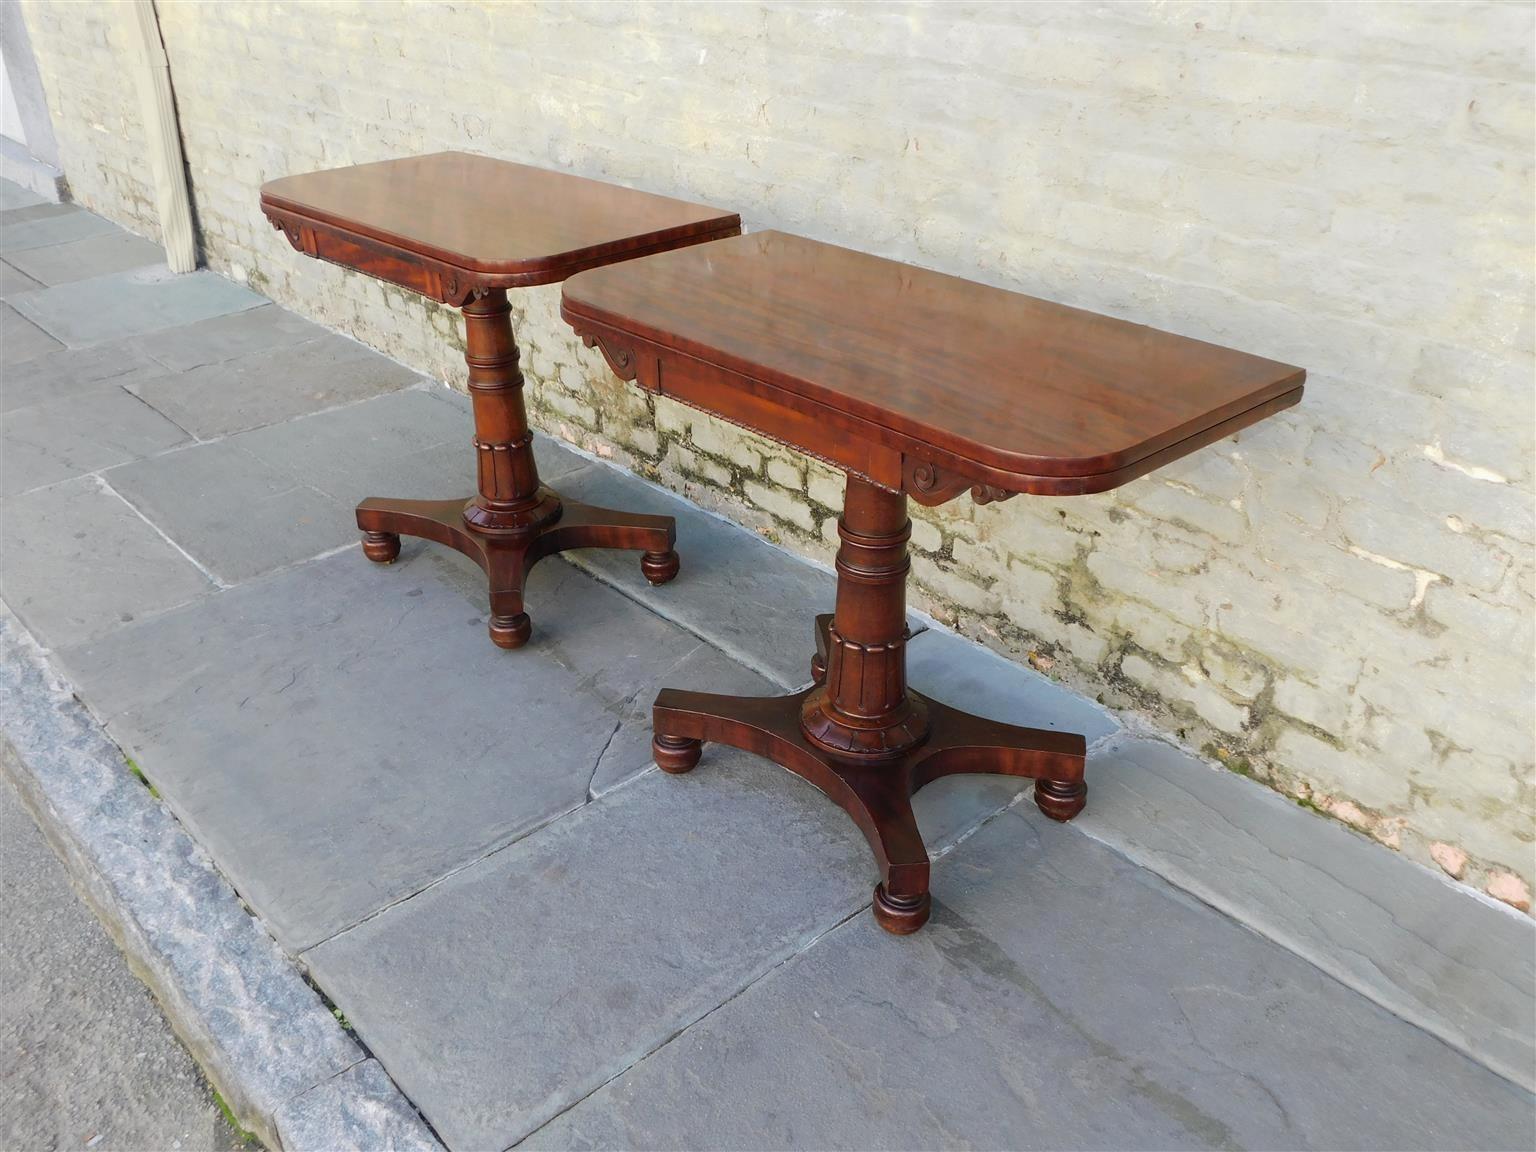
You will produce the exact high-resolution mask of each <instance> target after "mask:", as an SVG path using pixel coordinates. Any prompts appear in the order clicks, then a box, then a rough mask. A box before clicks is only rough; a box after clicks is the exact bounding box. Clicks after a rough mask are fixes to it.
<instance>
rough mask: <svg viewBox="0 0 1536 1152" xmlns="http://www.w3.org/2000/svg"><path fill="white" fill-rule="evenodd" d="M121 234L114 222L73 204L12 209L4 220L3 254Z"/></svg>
mask: <svg viewBox="0 0 1536 1152" xmlns="http://www.w3.org/2000/svg"><path fill="white" fill-rule="evenodd" d="M121 231H122V229H121V228H119V227H118V226H117V225H116V224H114V223H112V222H111V221H110V220H105V219H103V218H102V217H100V216H97V215H95V214H93V213H90V212H86V211H85V210H83V209H81V208H77V207H75V206H74V205H73V204H37V205H29V206H26V207H22V208H15V209H11V210H9V211H7V212H6V213H5V215H4V218H3V219H0V252H4V253H6V254H7V256H9V255H10V254H12V253H15V252H21V251H24V250H26V249H28V248H41V247H43V246H45V245H48V244H65V243H68V242H69V241H71V240H81V239H83V238H85V237H87V236H103V235H107V234H109V233H113V232H121Z"/></svg>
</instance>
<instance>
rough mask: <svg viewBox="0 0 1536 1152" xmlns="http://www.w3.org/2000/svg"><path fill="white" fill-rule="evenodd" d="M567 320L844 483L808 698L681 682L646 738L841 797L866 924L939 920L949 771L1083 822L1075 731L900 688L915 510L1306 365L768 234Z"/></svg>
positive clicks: (1234, 412) (1196, 424)
mask: <svg viewBox="0 0 1536 1152" xmlns="http://www.w3.org/2000/svg"><path fill="white" fill-rule="evenodd" d="M560 311H561V315H562V316H564V317H565V319H566V321H567V322H568V323H570V324H571V326H572V327H573V328H574V329H575V330H576V331H577V332H578V333H579V334H580V335H582V336H583V337H584V338H585V340H586V342H587V343H588V344H589V345H592V344H596V345H597V347H599V348H600V349H601V350H602V352H603V354H604V356H605V357H606V358H607V360H608V363H609V365H610V366H611V367H612V368H613V370H614V371H615V372H617V373H618V374H619V375H620V376H622V377H623V378H625V379H627V380H633V381H635V382H637V383H638V384H639V385H640V386H641V387H642V388H645V389H647V390H649V391H651V392H654V393H657V394H660V395H666V396H671V397H673V398H674V399H677V400H680V401H682V402H683V403H685V404H689V405H692V406H694V407H697V408H701V409H703V410H705V411H707V412H712V413H715V414H716V415H719V416H722V417H724V418H725V419H727V420H730V421H732V422H733V423H736V424H740V425H743V426H744V427H747V428H751V429H753V430H755V431H757V432H760V433H762V434H763V435H765V436H769V437H771V438H773V439H775V440H779V441H781V442H783V443H785V444H788V445H790V446H792V447H794V448H796V449H799V450H800V451H802V452H806V453H808V454H810V455H812V456H815V457H818V458H819V459H821V460H824V461H826V462H828V463H830V464H833V465H835V466H836V467H838V468H840V469H842V470H843V471H844V472H846V473H847V476H848V481H847V490H846V497H845V501H844V506H843V513H842V516H841V518H840V519H839V520H838V535H839V536H840V537H841V541H842V542H841V545H840V547H839V549H838V553H837V600H836V605H835V609H836V610H835V611H834V612H833V613H832V615H831V616H820V617H818V618H817V619H816V628H815V633H816V655H815V657H814V658H813V660H812V676H813V683H812V685H811V687H809V688H807V689H805V690H803V691H800V692H795V693H792V694H790V695H788V696H778V697H768V698H757V697H740V696H719V695H714V694H710V693H702V692H681V691H676V690H673V689H666V690H664V691H662V693H661V694H660V695H659V696H657V698H656V706H655V716H654V720H655V732H654V739H653V747H654V750H655V755H656V763H657V764H658V765H660V766H661V767H662V768H663V769H665V770H667V771H668V772H687V771H688V770H690V769H691V768H692V767H693V766H694V765H695V764H697V763H698V761H699V756H700V751H701V748H702V744H703V741H705V740H714V741H718V742H720V743H723V744H729V745H732V746H734V747H738V748H745V749H748V750H750V751H752V752H756V753H758V754H760V755H763V756H767V757H769V758H770V759H772V760H774V761H776V762H777V763H779V764H781V765H783V766H784V767H785V768H788V769H789V770H790V771H791V772H794V773H797V774H798V775H800V776H803V777H804V778H805V779H807V780H809V781H810V782H811V783H813V784H815V785H817V786H818V787H819V788H821V790H822V791H823V792H825V793H826V794H827V795H828V796H830V797H831V798H832V799H833V800H835V801H836V802H837V803H838V804H840V805H842V807H843V808H844V809H846V810H847V812H848V814H849V815H850V816H851V817H852V818H853V820H854V821H855V823H857V824H858V826H859V828H860V829H861V830H862V831H863V833H864V835H865V837H866V838H867V839H868V840H869V844H870V847H871V848H872V849H873V850H874V853H875V857H876V859H877V861H878V863H879V867H880V883H879V884H878V885H877V886H876V887H875V898H874V911H875V918H876V919H877V920H878V921H879V922H880V924H881V926H882V927H884V928H886V929H887V930H889V931H891V932H897V933H904V932H913V931H916V930H917V929H918V928H920V927H921V926H922V925H923V923H924V922H925V921H926V920H927V919H928V912H929V895H928V852H927V849H926V847H925V846H924V844H923V840H922V836H921V835H920V834H919V832H918V829H917V823H916V821H915V819H914V818H913V815H912V804H911V796H912V794H913V793H914V792H916V791H917V789H919V788H921V787H922V786H923V785H925V784H927V783H928V782H929V781H931V780H934V779H936V778H937V777H940V776H945V775H949V774H952V773H963V772H995V773H1002V774H1005V775H1010V776H1021V777H1028V778H1032V779H1034V780H1035V782H1036V783H1035V803H1036V804H1038V805H1039V807H1040V810H1041V811H1042V812H1044V813H1045V814H1046V815H1047V816H1049V817H1051V818H1052V819H1055V820H1070V819H1071V818H1072V817H1073V816H1075V815H1077V813H1078V812H1080V811H1081V810H1082V807H1083V804H1084V802H1085V799H1086V797H1087V785H1086V784H1085V783H1084V781H1083V766H1084V757H1085V753H1086V745H1085V742H1084V739H1083V737H1082V736H1079V735H1074V734H1068V733H1061V732H1051V731H1045V730H1042V729H1035V728H1023V727H1018V726H1015V725H1011V724H1002V723H998V722H996V721H993V720H986V719H982V718H981V717H978V716H973V715H971V714H969V713H967V712H963V711H961V710H960V709H958V708H954V707H951V706H949V705H947V704H943V703H940V702H939V701H937V700H934V699H932V698H930V697H928V696H925V695H923V694H920V693H918V692H916V691H913V690H911V689H909V688H908V687H907V665H906V643H907V631H906V624H905V620H906V579H907V571H908V568H909V561H908V558H907V538H908V536H909V535H910V534H911V525H910V521H909V520H908V519H907V497H908V496H909V495H910V496H911V497H912V498H913V499H915V500H917V501H918V502H919V503H921V504H927V505H935V504H941V503H943V502H945V501H947V500H950V499H953V498H954V497H956V496H958V495H960V494H961V493H963V492H965V491H966V490H969V491H970V493H971V497H972V499H974V500H976V501H977V502H978V503H986V502H988V501H992V500H1000V499H1006V498H1007V497H1008V496H1011V495H1013V494H1016V493H1020V492H1027V493H1039V494H1045V495H1055V496H1063V495H1073V494H1080V493H1089V492H1102V491H1104V490H1106V489H1109V488H1114V487H1116V486H1117V485H1120V484H1124V483H1125V482H1127V481H1128V480H1132V479H1135V478H1136V477H1138V476H1141V475H1143V474H1145V473H1147V472H1150V471H1151V470H1152V469H1154V468H1156V467H1158V466H1159V465H1162V464H1166V463H1167V462H1169V461H1170V460H1176V459H1178V458H1179V457H1181V456H1185V455H1187V454H1189V453H1190V452H1193V451H1195V450H1196V449H1198V448H1200V447H1202V446H1204V445H1207V444H1210V443H1211V442H1212V441H1215V440H1218V439H1220V438H1222V437H1224V436H1228V435H1230V434H1231V433H1233V432H1236V431H1237V430H1238V429H1240V428H1245V427H1247V426H1248V425H1250V424H1253V423H1254V422H1255V421H1258V420H1261V419H1263V418H1264V417H1265V416H1268V415H1270V414H1271V413H1273V412H1277V411H1279V410H1280V409H1282V408H1287V407H1289V406H1290V405H1292V404H1295V403H1296V402H1297V401H1298V400H1299V399H1300V398H1301V393H1302V382H1303V380H1304V379H1305V376H1306V374H1305V373H1304V372H1303V371H1302V370H1301V369H1299V368H1293V367H1291V366H1289V365H1286V364H1279V363H1276V362H1274V361H1272V360H1264V359H1261V358H1259V357H1257V356H1249V355H1246V354H1244V353H1242V352H1235V351H1232V350H1231V349H1228V348H1220V347H1217V346H1215V345H1212V344H1205V343H1202V342H1200V341H1198V340H1189V339H1185V338H1184V337H1181V336H1174V335H1171V334H1169V333H1167V332H1160V331H1157V330H1155V329H1152V328H1146V327H1142V326H1141V325H1137V324H1130V323H1126V322H1124V321H1121V320H1113V319H1110V318H1108V317H1104V316H1098V315H1095V314H1093V313H1090V312H1083V311H1080V310H1078V309H1075V308H1068V307H1064V306H1063V305H1060V304H1052V303H1050V302H1048V301H1045V300H1036V299H1033V298H1031V297H1028V296H1022V295H1018V294H1016V293H1012V292H1005V291H1002V290H1000V289H996V288H989V287H986V286H984V285H981V284H976V283H972V282H970V281H966V280H959V279H955V278H954V277H950V276H943V275H940V274H938V273H935V272H928V271H924V270H922V269H919V268H914V267H911V266H909V265H905V264H898V263H895V262H893V261H890V260H884V259H881V258H879V257H875V256H868V255H864V254H862V253H858V252H851V251H848V250H847V249H843V248H836V247H833V246H831V245H828V244H820V243H817V242H815V241H813V240H805V239H801V238H799V237H795V236H788V235H784V234H781V233H775V232H764V233H757V234H753V235H750V236H741V237H737V238H735V239H728V240H722V241H719V242H718V243H715V244H710V245H708V246H706V247H703V248H694V249H689V250H686V251H681V252H672V253H668V254H666V255H661V256H652V257H648V258H646V259H643V260H636V261H632V262H630V263H626V264H623V265H619V266H616V267H613V268H604V269H600V270H597V271H592V272H585V273H582V274H581V275H579V276H576V277H574V278H573V279H571V280H569V281H567V282H566V284H565V287H564V294H563V299H562V303H561V309H560Z"/></svg>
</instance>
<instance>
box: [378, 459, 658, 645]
mask: <svg viewBox="0 0 1536 1152" xmlns="http://www.w3.org/2000/svg"><path fill="white" fill-rule="evenodd" d="M539 496H540V497H541V499H540V500H539V502H538V508H539V516H538V518H537V519H534V520H531V522H530V523H529V524H528V525H527V527H525V528H522V529H514V530H498V531H495V532H488V531H482V530H479V529H477V528H475V527H473V526H472V525H471V524H470V523H468V520H467V518H468V517H469V516H474V515H476V514H477V513H479V512H480V511H481V509H480V506H479V505H478V504H476V503H475V501H474V500H383V499H379V498H377V497H370V498H369V499H367V500H364V501H363V502H362V503H361V504H359V505H358V506H357V526H358V527H359V528H361V529H362V530H363V554H364V555H365V556H367V557H368V559H370V560H373V561H375V562H376V563H380V564H388V563H389V562H390V561H392V560H394V559H395V557H397V556H399V555H400V537H401V536H417V537H420V538H422V539H424V540H432V541H435V542H436V543H438V544H446V545H447V546H448V547H450V548H456V549H458V550H459V551H460V552H462V553H464V555H466V556H468V557H469V558H470V559H471V560H473V561H474V562H475V563H476V564H478V565H480V567H481V569H482V570H483V571H484V572H485V575H486V578H487V579H488V580H489V582H490V598H491V619H490V625H489V631H490V634H491V642H492V643H493V644H495V645H496V646H497V647H499V648H521V647H522V646H523V645H524V644H526V643H528V638H529V636H531V635H532V632H533V625H532V622H531V621H530V620H529V619H528V613H527V612H525V611H523V585H524V583H525V582H526V580H527V579H528V573H529V571H530V570H531V569H532V568H533V566H534V565H535V564H537V563H538V562H539V561H540V560H542V559H544V557H546V556H551V555H553V554H554V553H556V552H564V551H565V550H566V549H568V548H631V549H637V550H643V551H644V553H645V555H644V556H642V557H641V558H640V570H641V571H642V572H643V573H644V574H645V578H646V579H647V580H649V581H650V582H651V583H652V584H665V583H666V582H667V581H668V580H671V579H672V578H673V577H674V576H676V575H677V573H678V568H679V567H680V563H679V561H678V557H677V552H676V551H674V549H673V545H674V544H675V543H676V542H677V525H676V522H675V521H674V520H673V519H672V517H670V516H643V515H639V514H637V513H632V512H619V511H616V510H614V509H612V508H597V507H594V506H592V505H590V504H578V503H576V502H575V501H572V500H565V501H562V500H561V499H560V498H559V497H558V496H556V495H555V493H554V492H552V491H550V490H549V489H548V488H540V489H539Z"/></svg>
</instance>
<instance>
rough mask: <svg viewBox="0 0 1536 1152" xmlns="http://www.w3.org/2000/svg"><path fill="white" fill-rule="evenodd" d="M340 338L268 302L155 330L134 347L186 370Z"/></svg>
mask: <svg viewBox="0 0 1536 1152" xmlns="http://www.w3.org/2000/svg"><path fill="white" fill-rule="evenodd" d="M334 335H335V334H334V333H331V332H329V331H327V330H326V329H324V328H322V327H320V325H318V324H313V323H311V322H310V321H308V320H306V319H304V318H303V317H302V316H297V315H295V314H294V313H292V312H289V311H288V310H287V309H286V308H279V307H278V306H277V305H275V304H264V305H262V306H261V307H259V308H251V309H249V310H248V311H245V312H235V313H232V314H230V315H228V316H215V317H214V318H213V319H211V320H199V321H198V322H197V323H196V324H183V325H181V326H180V327H178V328H167V329H166V330H164V331H163V332H153V333H150V334H149V335H148V336H141V337H139V338H138V339H137V340H135V341H134V344H135V346H136V347H137V348H139V349H140V350H141V351H143V352H146V353H148V354H149V355H150V356H152V357H153V358H154V359H155V360H156V361H158V362H159V363H161V364H163V365H165V366H166V367H167V368H170V369H172V370H174V371H177V372H186V371H188V370H190V369H192V368H200V367H202V366H203V365H204V364H217V363H219V362H220V361H223V360H233V359H235V358H236V357H237V356H249V355H251V354H252V353H256V352H273V351H276V350H277V349H279V348H291V347H294V346H295V345H299V344H306V343H308V342H309V341H311V340H319V339H322V338H327V339H329V338H334Z"/></svg>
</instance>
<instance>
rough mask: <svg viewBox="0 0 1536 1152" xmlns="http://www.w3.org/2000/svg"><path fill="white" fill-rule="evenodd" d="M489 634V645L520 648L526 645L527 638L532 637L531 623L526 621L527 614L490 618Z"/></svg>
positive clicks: (520, 613)
mask: <svg viewBox="0 0 1536 1152" xmlns="http://www.w3.org/2000/svg"><path fill="white" fill-rule="evenodd" d="M487 630H488V631H489V632H490V634H491V643H492V644H494V645H496V647H498V648H508V649H511V648H521V647H522V646H523V645H524V644H526V643H528V637H530V636H532V635H533V621H531V620H529V619H528V613H526V612H519V613H518V614H517V615H516V616H492V617H491V622H490V625H489V626H488V629H487Z"/></svg>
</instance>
